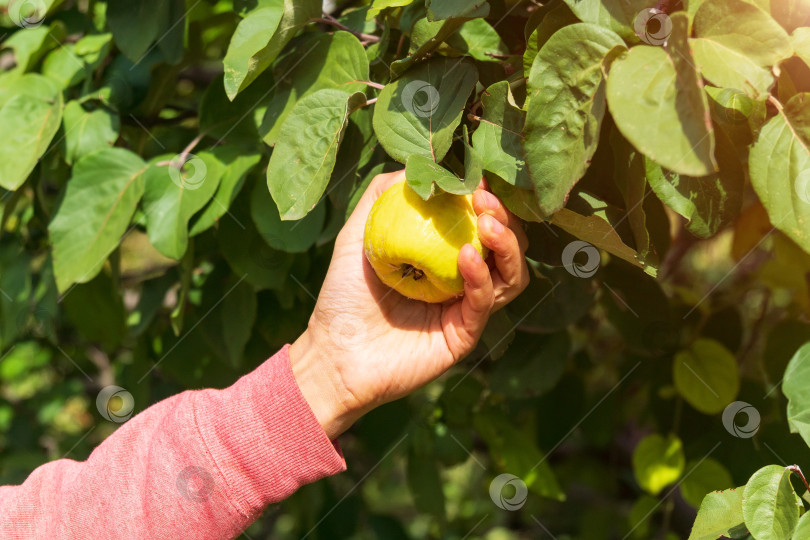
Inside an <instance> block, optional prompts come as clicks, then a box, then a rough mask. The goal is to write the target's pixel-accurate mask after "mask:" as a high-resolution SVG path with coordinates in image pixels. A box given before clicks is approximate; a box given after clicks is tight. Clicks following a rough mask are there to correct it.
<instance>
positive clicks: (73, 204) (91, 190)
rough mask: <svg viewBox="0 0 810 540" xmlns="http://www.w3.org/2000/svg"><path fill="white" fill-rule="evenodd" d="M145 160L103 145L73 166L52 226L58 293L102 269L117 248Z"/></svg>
mask: <svg viewBox="0 0 810 540" xmlns="http://www.w3.org/2000/svg"><path fill="white" fill-rule="evenodd" d="M145 170H146V163H144V161H143V160H142V159H141V158H139V157H138V156H137V155H135V154H134V153H132V152H130V151H129V150H125V149H123V148H105V149H103V150H100V151H98V152H95V153H93V154H90V155H87V156H85V157H83V158H82V159H80V160H79V161H78V162H77V163H76V165H75V166H74V167H73V176H72V177H71V179H70V181H69V182H68V184H67V190H66V191H65V197H64V200H63V201H62V204H61V205H60V206H59V209H58V210H57V212H56V215H55V216H54V218H53V220H52V221H51V223H50V225H49V227H48V230H49V232H50V239H51V243H52V244H53V265H54V275H55V277H56V285H57V288H58V289H59V291H60V292H63V291H65V290H67V288H68V287H69V286H70V285H72V284H73V283H85V282H87V281H90V280H91V279H93V278H94V277H95V276H96V274H98V272H99V270H101V267H102V266H103V265H104V262H105V261H106V260H107V256H108V255H109V254H110V253H112V251H113V250H114V249H115V248H116V247H118V243H119V242H120V240H121V235H123V234H124V232H125V231H126V229H127V227H128V226H129V223H130V220H131V219H132V215H133V214H134V213H135V208H136V206H137V205H138V201H140V199H141V196H142V195H143V191H144V179H143V172H144V171H145Z"/></svg>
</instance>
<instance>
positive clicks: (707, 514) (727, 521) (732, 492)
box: [689, 487, 748, 540]
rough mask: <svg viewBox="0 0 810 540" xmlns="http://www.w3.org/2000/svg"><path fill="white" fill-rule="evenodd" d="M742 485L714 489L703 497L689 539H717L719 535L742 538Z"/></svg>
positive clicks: (743, 534)
mask: <svg viewBox="0 0 810 540" xmlns="http://www.w3.org/2000/svg"><path fill="white" fill-rule="evenodd" d="M744 489H745V488H744V487H738V488H731V489H727V490H725V491H715V492H713V493H709V494H708V495H706V496H705V497H704V498H703V502H701V503H700V510H698V514H697V519H695V523H694V525H692V532H691V534H690V535H689V540H717V538H719V537H721V536H727V537H729V538H743V537H745V536H747V535H748V530H747V529H746V528H745V523H744V518H743V510H742V502H743V490H744Z"/></svg>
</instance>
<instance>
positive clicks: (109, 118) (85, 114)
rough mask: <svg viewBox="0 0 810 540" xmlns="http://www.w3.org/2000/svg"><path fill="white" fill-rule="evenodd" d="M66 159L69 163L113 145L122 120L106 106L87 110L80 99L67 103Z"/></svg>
mask: <svg viewBox="0 0 810 540" xmlns="http://www.w3.org/2000/svg"><path fill="white" fill-rule="evenodd" d="M62 122H63V123H64V128H65V147H66V149H67V151H66V153H65V161H67V162H68V163H69V164H71V163H73V162H74V161H76V160H78V159H80V158H81V157H82V156H85V155H87V154H89V153H91V152H94V151H96V150H100V149H101V148H105V147H107V146H112V144H113V143H114V142H115V140H116V139H117V138H118V131H119V130H120V129H121V121H120V120H119V118H118V115H117V114H115V113H113V112H112V111H110V110H108V109H106V108H105V107H97V108H95V109H90V110H86V109H85V108H84V106H83V105H82V103H80V102H79V101H70V102H68V103H67V105H65V110H64V113H63V119H62Z"/></svg>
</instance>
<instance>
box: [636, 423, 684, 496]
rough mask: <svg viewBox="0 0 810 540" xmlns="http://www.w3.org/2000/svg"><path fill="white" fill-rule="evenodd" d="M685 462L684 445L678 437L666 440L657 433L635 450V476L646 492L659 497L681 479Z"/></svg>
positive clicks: (640, 443) (673, 436) (669, 437)
mask: <svg viewBox="0 0 810 540" xmlns="http://www.w3.org/2000/svg"><path fill="white" fill-rule="evenodd" d="M685 461H686V459H685V457H684V454H683V443H682V442H681V440H680V439H679V438H678V437H677V436H676V435H669V436H667V438H666V439H665V438H664V437H662V436H661V435H658V434H657V433H655V434H652V435H647V436H646V437H644V438H643V439H642V440H641V442H639V443H638V446H636V448H635V450H633V474H635V476H636V482H638V485H639V486H641V488H642V489H643V490H644V491H646V492H647V493H649V494H651V495H658V494H659V493H660V492H661V490H662V489H664V488H665V487H667V486H668V485H670V484H672V483H674V482H675V481H677V480H678V479H679V478H680V477H681V475H682V474H683V469H684V464H685Z"/></svg>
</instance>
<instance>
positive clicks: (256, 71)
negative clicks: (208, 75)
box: [223, 0, 321, 100]
mask: <svg viewBox="0 0 810 540" xmlns="http://www.w3.org/2000/svg"><path fill="white" fill-rule="evenodd" d="M320 16H321V2H319V1H317V0H275V1H273V2H272V3H270V2H266V3H264V4H262V5H260V6H259V7H258V8H257V9H255V10H253V11H251V12H250V13H248V14H247V16H246V17H245V18H244V19H242V20H241V21H239V24H238V25H237V27H236V31H235V32H234V34H233V37H232V38H231V42H230V44H229V45H228V52H227V53H225V59H224V61H223V63H224V66H225V92H226V93H227V94H228V97H229V98H230V99H231V100H233V99H234V98H235V97H236V94H238V93H239V92H241V91H242V90H243V89H244V88H245V87H247V86H248V85H249V84H250V83H252V82H253V81H254V80H256V77H258V76H259V75H260V74H261V73H262V72H263V71H264V70H265V69H267V68H268V66H270V64H271V63H273V60H275V59H276V57H277V56H278V55H279V53H280V52H281V50H282V49H283V48H284V46H285V45H286V44H287V43H288V42H289V41H290V40H291V39H292V38H293V36H294V35H295V34H296V32H298V30H299V29H300V28H301V27H302V26H304V25H305V24H306V23H307V21H309V20H310V19H313V18H316V17H320Z"/></svg>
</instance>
